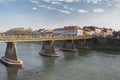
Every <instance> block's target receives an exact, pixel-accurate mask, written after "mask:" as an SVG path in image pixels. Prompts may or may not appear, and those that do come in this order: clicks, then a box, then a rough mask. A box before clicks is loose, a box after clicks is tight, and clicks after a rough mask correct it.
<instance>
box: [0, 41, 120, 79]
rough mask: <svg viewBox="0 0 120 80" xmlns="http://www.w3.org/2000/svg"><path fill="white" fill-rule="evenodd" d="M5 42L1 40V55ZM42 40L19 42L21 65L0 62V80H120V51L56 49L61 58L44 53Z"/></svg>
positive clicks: (18, 49)
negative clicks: (12, 66) (40, 53)
mask: <svg viewBox="0 0 120 80" xmlns="http://www.w3.org/2000/svg"><path fill="white" fill-rule="evenodd" d="M5 48H6V44H5V43H0V57H2V56H4V53H5ZM40 49H41V45H40V44H35V43H18V44H17V51H18V55H19V58H20V59H22V60H23V61H24V66H23V68H22V69H17V68H8V67H5V66H4V65H3V64H1V63H0V80H120V54H117V55H116V54H114V53H112V54H108V53H107V52H98V51H91V50H80V51H79V52H76V53H72V52H63V51H60V50H59V47H55V51H56V53H57V54H59V55H60V57H58V58H51V57H42V56H40V55H39V54H38V53H39V51H40Z"/></svg>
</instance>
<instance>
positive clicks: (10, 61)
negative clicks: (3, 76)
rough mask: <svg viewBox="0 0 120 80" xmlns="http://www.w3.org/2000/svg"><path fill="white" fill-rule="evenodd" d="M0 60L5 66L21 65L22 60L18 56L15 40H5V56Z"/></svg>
mask: <svg viewBox="0 0 120 80" xmlns="http://www.w3.org/2000/svg"><path fill="white" fill-rule="evenodd" d="M0 61H1V62H2V63H3V64H5V65H6V66H11V67H22V65H23V61H22V60H20V59H19V58H18V54H17V49H16V43H15V42H7V47H6V52H5V56H3V57H2V58H1V59H0Z"/></svg>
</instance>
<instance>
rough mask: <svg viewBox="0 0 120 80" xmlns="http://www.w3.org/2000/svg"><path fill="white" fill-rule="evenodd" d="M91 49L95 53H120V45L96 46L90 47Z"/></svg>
mask: <svg viewBox="0 0 120 80" xmlns="http://www.w3.org/2000/svg"><path fill="white" fill-rule="evenodd" d="M91 49H92V50H97V51H120V45H107V44H96V45H92V46H91Z"/></svg>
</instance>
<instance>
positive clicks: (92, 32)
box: [83, 26, 101, 36]
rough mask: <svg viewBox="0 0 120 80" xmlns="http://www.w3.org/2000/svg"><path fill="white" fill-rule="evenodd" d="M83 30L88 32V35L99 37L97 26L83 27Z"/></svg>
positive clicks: (99, 31)
mask: <svg viewBox="0 0 120 80" xmlns="http://www.w3.org/2000/svg"><path fill="white" fill-rule="evenodd" d="M83 29H84V30H87V31H89V35H92V36H100V33H101V29H100V28H99V27H97V26H85V27H84V28H83Z"/></svg>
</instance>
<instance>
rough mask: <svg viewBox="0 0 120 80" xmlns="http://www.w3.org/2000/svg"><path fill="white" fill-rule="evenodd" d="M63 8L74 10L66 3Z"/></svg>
mask: <svg viewBox="0 0 120 80" xmlns="http://www.w3.org/2000/svg"><path fill="white" fill-rule="evenodd" d="M64 9H67V10H71V11H74V10H75V9H73V8H71V7H69V6H67V5H64Z"/></svg>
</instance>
